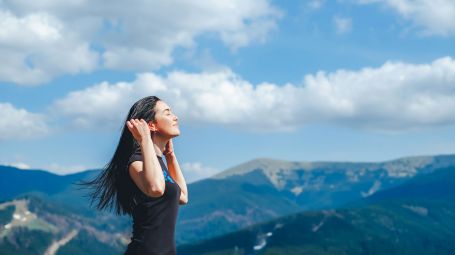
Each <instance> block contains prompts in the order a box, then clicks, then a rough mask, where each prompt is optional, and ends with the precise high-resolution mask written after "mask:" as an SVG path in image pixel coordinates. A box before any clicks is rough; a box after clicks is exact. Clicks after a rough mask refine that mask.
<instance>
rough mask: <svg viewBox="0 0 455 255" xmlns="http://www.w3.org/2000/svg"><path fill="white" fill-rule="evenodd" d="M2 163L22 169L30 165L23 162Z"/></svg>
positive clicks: (28, 167)
mask: <svg viewBox="0 0 455 255" xmlns="http://www.w3.org/2000/svg"><path fill="white" fill-rule="evenodd" d="M2 165H5V166H11V167H16V168H19V169H23V170H27V169H30V166H29V165H28V164H26V163H23V162H13V163H2Z"/></svg>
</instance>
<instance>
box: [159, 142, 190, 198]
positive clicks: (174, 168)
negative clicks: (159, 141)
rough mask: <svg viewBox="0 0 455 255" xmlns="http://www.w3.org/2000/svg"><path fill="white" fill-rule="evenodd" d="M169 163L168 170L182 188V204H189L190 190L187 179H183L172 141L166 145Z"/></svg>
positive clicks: (166, 155)
mask: <svg viewBox="0 0 455 255" xmlns="http://www.w3.org/2000/svg"><path fill="white" fill-rule="evenodd" d="M164 155H165V157H166V162H167V168H168V170H169V174H170V175H171V177H172V179H174V180H175V181H176V182H177V184H178V185H179V187H180V190H181V191H182V193H181V194H180V204H181V205H183V204H187V203H188V188H187V187H186V182H185V178H184V177H183V174H182V171H181V170H180V166H179V162H178V161H177V157H176V156H175V154H174V149H173V145H172V140H169V143H168V144H167V145H166V151H165V153H164Z"/></svg>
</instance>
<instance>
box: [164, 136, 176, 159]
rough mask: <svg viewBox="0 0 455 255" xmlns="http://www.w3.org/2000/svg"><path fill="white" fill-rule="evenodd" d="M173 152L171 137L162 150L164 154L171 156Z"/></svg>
mask: <svg viewBox="0 0 455 255" xmlns="http://www.w3.org/2000/svg"><path fill="white" fill-rule="evenodd" d="M173 153H174V146H173V145H172V139H170V140H169V142H168V143H167V144H166V148H165V149H164V151H163V154H164V156H171V155H172V154H173Z"/></svg>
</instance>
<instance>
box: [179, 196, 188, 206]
mask: <svg viewBox="0 0 455 255" xmlns="http://www.w3.org/2000/svg"><path fill="white" fill-rule="evenodd" d="M179 204H181V205H186V204H188V197H186V196H184V197H182V198H180V201H179Z"/></svg>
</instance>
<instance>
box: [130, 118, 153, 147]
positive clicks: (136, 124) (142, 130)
mask: <svg viewBox="0 0 455 255" xmlns="http://www.w3.org/2000/svg"><path fill="white" fill-rule="evenodd" d="M126 126H127V127H128V129H129V130H130V132H131V134H132V135H133V137H134V139H136V141H137V142H138V143H139V144H143V143H144V142H148V141H151V140H152V137H151V135H150V128H149V126H148V124H147V122H146V121H145V120H144V119H140V120H138V119H131V120H128V121H127V122H126ZM148 139H150V140H148Z"/></svg>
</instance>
